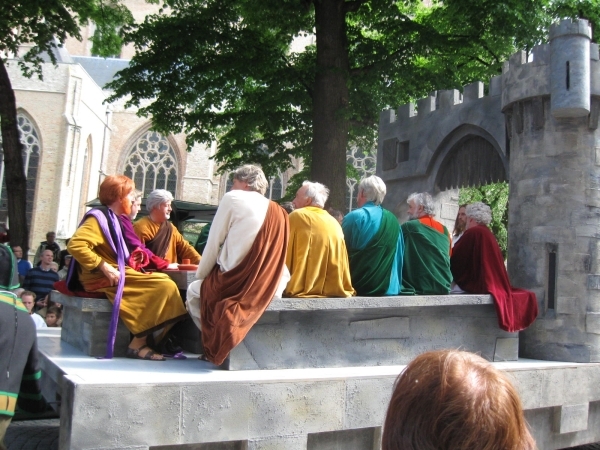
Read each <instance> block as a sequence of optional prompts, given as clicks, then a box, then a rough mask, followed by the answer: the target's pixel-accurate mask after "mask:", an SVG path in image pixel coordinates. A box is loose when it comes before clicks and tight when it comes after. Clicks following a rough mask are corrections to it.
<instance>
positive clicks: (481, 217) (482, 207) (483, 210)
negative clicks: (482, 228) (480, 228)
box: [465, 202, 492, 225]
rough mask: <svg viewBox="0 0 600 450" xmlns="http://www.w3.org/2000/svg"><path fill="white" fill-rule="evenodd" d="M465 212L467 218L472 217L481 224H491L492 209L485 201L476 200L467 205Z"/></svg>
mask: <svg viewBox="0 0 600 450" xmlns="http://www.w3.org/2000/svg"><path fill="white" fill-rule="evenodd" d="M465 214H466V216H467V218H469V217H470V218H471V219H473V220H475V222H477V223H479V224H481V225H489V223H490V222H491V221H492V209H491V208H490V207H489V206H488V205H486V204H485V203H481V202H475V203H471V204H470V205H467V209H466V211H465Z"/></svg>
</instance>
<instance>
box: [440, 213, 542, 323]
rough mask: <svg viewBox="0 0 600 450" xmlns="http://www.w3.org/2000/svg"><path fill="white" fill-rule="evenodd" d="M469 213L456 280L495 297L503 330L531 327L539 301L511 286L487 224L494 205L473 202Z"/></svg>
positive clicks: (455, 257) (455, 259)
mask: <svg viewBox="0 0 600 450" xmlns="http://www.w3.org/2000/svg"><path fill="white" fill-rule="evenodd" d="M466 215H467V230H466V231H465V233H464V234H463V236H462V238H461V239H460V241H458V243H457V244H456V246H455V247H454V250H453V252H452V258H451V267H452V275H453V276H454V281H455V283H456V284H457V285H458V287H459V288H460V289H462V290H463V291H465V292H468V293H471V294H490V295H491V296H492V297H494V302H495V304H496V313H497V314H498V325H499V326H500V328H502V329H503V330H506V331H510V332H514V331H519V330H523V329H525V328H527V327H528V326H529V325H531V323H532V322H533V321H534V320H535V319H536V317H537V314H538V304H537V300H536V297H535V294H534V293H533V292H530V291H526V290H524V289H515V288H512V287H511V285H510V281H509V280H508V273H507V272H506V267H505V266H504V258H503V257H502V252H501V250H500V246H499V245H498V242H497V241H496V238H495V237H494V235H493V234H492V232H491V231H490V230H489V228H488V227H487V225H488V224H489V223H490V222H491V220H492V212H491V210H490V207H489V206H487V205H485V204H483V203H481V202H477V203H473V204H471V205H468V206H467V210H466Z"/></svg>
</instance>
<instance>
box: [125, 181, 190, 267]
mask: <svg viewBox="0 0 600 450" xmlns="http://www.w3.org/2000/svg"><path fill="white" fill-rule="evenodd" d="M172 201H173V195H172V194H171V193H170V192H169V191H166V190H164V189H156V190H154V191H152V192H151V193H150V195H149V196H148V198H147V199H146V209H147V210H148V213H149V214H148V216H146V217H142V218H141V219H140V220H138V221H137V222H136V223H135V224H134V225H133V228H134V230H135V233H136V234H137V235H138V237H139V238H140V241H142V243H143V244H144V245H145V246H146V247H147V248H148V249H149V250H150V251H151V252H152V253H154V254H155V255H157V256H159V257H161V258H163V259H166V260H167V261H168V262H169V263H180V264H181V263H182V261H183V260H184V259H189V260H190V263H191V264H198V263H199V262H200V255H199V254H198V252H197V251H196V250H194V247H192V246H191V245H190V244H189V243H188V242H187V241H186V240H185V239H184V238H183V236H182V235H181V233H180V232H179V231H178V230H177V228H175V225H173V224H172V223H171V222H169V218H170V217H171V211H172V207H171V202H172Z"/></svg>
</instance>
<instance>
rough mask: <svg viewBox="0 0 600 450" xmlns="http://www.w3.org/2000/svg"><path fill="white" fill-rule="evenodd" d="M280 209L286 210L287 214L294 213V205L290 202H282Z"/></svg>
mask: <svg viewBox="0 0 600 450" xmlns="http://www.w3.org/2000/svg"><path fill="white" fill-rule="evenodd" d="M281 207H282V208H283V209H285V210H286V212H287V213H288V214H291V213H292V211H294V204H293V203H292V202H283V203H282V204H281Z"/></svg>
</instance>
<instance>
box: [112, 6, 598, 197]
mask: <svg viewBox="0 0 600 450" xmlns="http://www.w3.org/2000/svg"><path fill="white" fill-rule="evenodd" d="M596 2H597V0H588V1H579V2H576V1H575V0H569V1H562V2H556V1H553V0H504V1H498V0H445V1H443V2H442V1H433V6H431V7H425V6H423V4H422V2H421V1H420V0H419V1H418V0H406V1H396V0H260V1H257V0H166V1H165V3H164V11H162V13H160V14H157V15H153V16H148V17H146V20H145V21H144V23H142V24H140V25H139V26H136V27H132V28H130V29H129V30H128V33H127V35H126V38H127V39H128V40H130V41H131V42H133V43H134V45H135V47H136V50H137V53H136V55H135V56H134V58H133V60H132V61H131V65H130V66H129V67H128V68H127V69H125V70H123V71H121V72H120V73H119V76H120V78H118V79H116V80H115V81H114V82H113V83H111V85H110V87H111V88H112V89H114V95H113V96H112V97H111V98H110V99H109V100H116V99H118V98H120V97H126V98H127V103H126V104H127V105H128V106H136V107H139V108H140V109H139V114H140V115H146V116H152V121H153V126H154V128H155V129H156V130H158V131H161V132H163V133H171V132H185V133H186V134H187V136H188V138H187V139H188V144H190V145H191V144H193V143H195V142H208V141H214V140H218V142H219V149H218V152H217V154H216V160H217V161H218V162H220V163H222V164H223V169H224V170H228V169H232V168H234V167H236V166H238V165H240V164H242V163H249V162H251V163H258V164H261V165H262V166H263V168H264V169H265V172H267V174H275V172H276V170H277V169H286V168H288V167H289V166H290V165H291V160H290V158H291V157H298V156H301V157H303V158H304V159H305V162H306V163H307V164H309V166H310V174H311V179H313V180H316V181H321V182H323V183H325V184H327V185H328V186H329V187H330V189H331V196H330V200H331V204H332V205H333V206H336V207H338V208H339V207H340V205H342V204H343V202H344V192H345V176H346V172H345V170H344V169H345V166H346V150H347V147H348V142H352V143H354V144H357V145H368V146H369V148H371V146H372V143H373V142H374V137H375V133H376V126H377V118H378V115H379V112H380V111H381V110H382V109H385V108H388V107H394V106H396V105H399V104H403V103H405V102H407V101H409V100H411V99H414V98H419V97H422V96H423V95H425V94H426V93H427V92H429V91H431V90H434V89H440V88H446V89H450V88H460V87H461V86H462V85H464V84H466V83H470V82H472V81H475V80H479V79H486V78H487V77H489V76H490V75H494V74H499V73H500V71H501V64H502V62H503V61H504V60H505V59H506V58H507V57H508V56H509V55H510V54H512V53H513V52H514V51H515V50H516V49H517V48H531V47H532V46H533V44H535V43H536V42H540V41H541V40H542V39H545V37H546V33H547V29H548V25H549V24H550V22H551V21H552V20H553V19H554V18H556V17H558V16H557V15H558V14H559V13H560V15H561V16H568V15H573V16H577V15H579V14H584V13H585V11H588V10H590V11H592V10H593V9H594V8H593V7H594V5H595V4H596ZM559 5H560V6H561V7H562V8H563V9H562V10H560V11H559V10H558V9H557V7H558V6H559ZM582 5H584V6H585V8H583V7H582ZM582 8H583V9H582ZM586 8H587V9H586ZM312 35H314V36H315V37H316V44H314V45H312V44H311V45H308V46H307V47H305V48H302V49H297V50H292V43H293V42H294V40H295V39H297V38H299V37H306V36H312ZM148 100H154V101H153V102H152V103H150V104H148Z"/></svg>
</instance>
